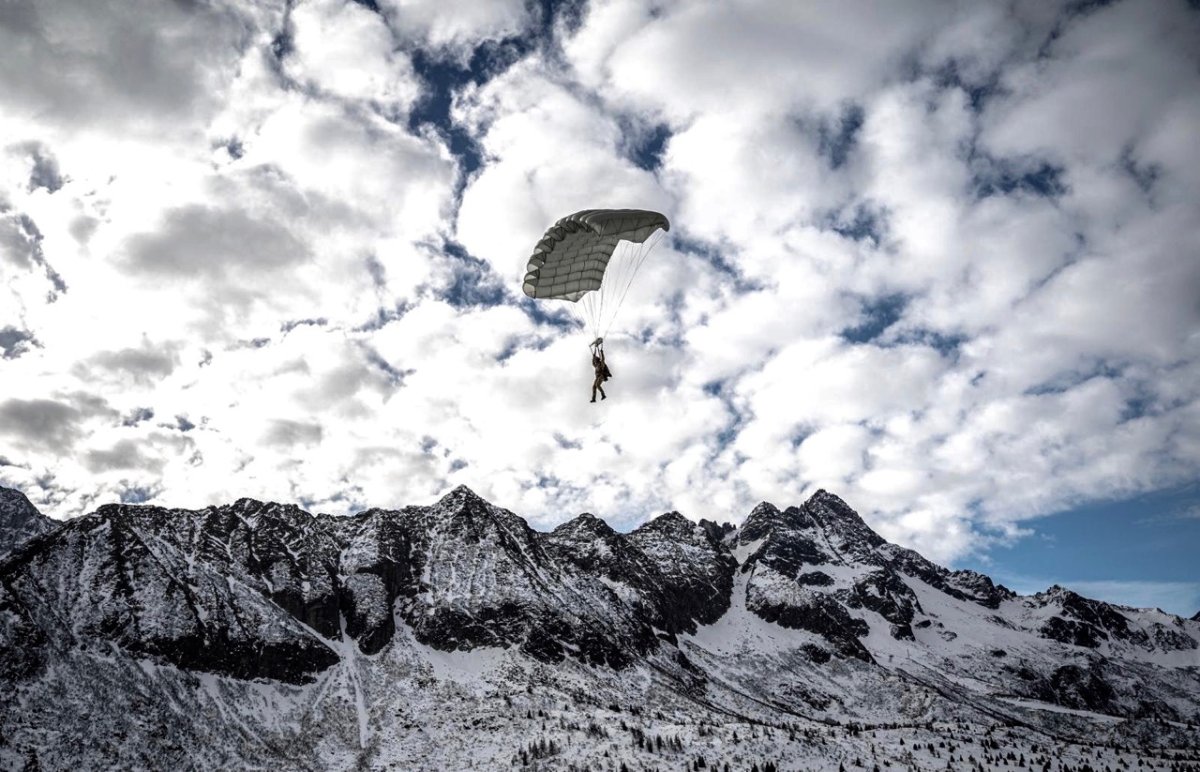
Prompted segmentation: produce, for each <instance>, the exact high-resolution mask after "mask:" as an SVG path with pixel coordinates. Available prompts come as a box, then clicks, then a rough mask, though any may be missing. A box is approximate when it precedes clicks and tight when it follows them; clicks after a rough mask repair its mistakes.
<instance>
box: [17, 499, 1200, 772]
mask: <svg viewBox="0 0 1200 772" xmlns="http://www.w3.org/2000/svg"><path fill="white" fill-rule="evenodd" d="M25 767H28V768H31V769H94V768H106V769H129V768H151V769H176V770H184V769H213V768H231V769H273V770H274V769H386V768H393V769H404V770H408V769H414V770H415V769H421V770H458V769H513V768H518V769H520V768H531V769H532V768H536V769H603V770H621V769H629V770H637V769H659V770H676V769H716V770H722V769H733V770H751V769H756V768H757V769H758V770H762V771H763V772H765V771H766V770H769V769H781V770H783V769H806V770H807V769H828V770H837V769H839V768H844V769H846V770H858V769H868V770H873V769H876V768H878V769H892V770H896V769H904V770H908V769H974V768H983V769H1033V770H1042V769H1045V770H1060V769H1073V770H1084V769H1094V770H1104V769H1106V768H1109V769H1113V770H1117V769H1154V770H1158V769H1164V770H1178V769H1197V770H1200V621H1197V620H1196V619H1192V620H1185V619H1181V618H1179V617H1175V616H1172V615H1170V614H1166V613H1163V612H1161V611H1157V610H1147V609H1132V608H1126V607H1121V606H1114V605H1109V604H1105V603H1101V602H1097V601H1092V600H1088V599H1086V598H1082V597H1080V596H1078V595H1076V594H1074V593H1072V592H1069V591H1067V590H1064V589H1062V588H1058V587H1054V588H1050V589H1049V590H1047V591H1046V592H1044V593H1040V594H1038V595H1034V596H1031V597H1021V596H1018V595H1015V594H1014V593H1012V592H1010V591H1008V590H1007V589H1005V588H1004V587H1001V586H997V585H994V584H993V583H992V582H991V580H989V579H988V578H987V577H985V576H982V575H980V574H977V573H973V572H968V571H957V572H953V571H948V570H946V569H943V568H941V567H939V566H936V565H934V564H932V563H930V562H929V561H927V560H925V559H924V558H922V557H921V556H920V555H918V554H916V553H914V552H912V551H909V550H905V549H902V548H900V547H897V546H895V545H892V544H889V543H887V542H885V541H884V540H883V539H881V538H880V537H879V536H878V535H877V534H875V533H874V532H873V531H871V529H870V528H868V527H867V525H866V524H865V523H864V522H863V521H862V520H861V519H860V518H859V517H858V515H857V514H856V513H855V512H854V511H853V510H851V509H850V508H849V507H848V506H847V505H846V504H845V503H844V502H843V501H841V499H839V498H837V497H836V496H833V495H831V494H828V493H825V492H824V491H821V492H818V493H817V494H816V495H815V496H813V498H812V499H810V500H809V501H808V502H806V503H804V504H803V505H801V506H799V507H791V508H788V509H786V510H782V511H781V510H779V509H776V508H775V507H773V506H771V505H769V504H761V505H759V506H758V507H756V508H755V509H754V511H753V512H752V513H750V515H749V517H748V518H747V519H746V521H745V522H744V524H743V525H742V526H741V527H740V528H733V527H732V526H728V525H725V526H720V525H717V524H715V523H711V522H707V521H703V522H701V523H700V524H695V523H692V522H691V521H689V520H687V519H686V518H684V517H683V516H681V515H679V514H677V513H668V514H666V515H663V516H661V517H659V518H657V519H655V520H652V521H651V522H649V523H647V524H646V525H644V526H642V527H641V528H639V529H637V530H636V531H634V532H632V533H629V534H618V533H616V532H615V531H613V530H612V529H610V528H609V527H608V526H607V525H605V523H604V522H603V521H601V520H599V519H597V518H595V517H592V516H591V515H580V516H579V517H577V518H575V519H574V520H572V521H570V522H568V523H565V524H564V525H562V526H560V527H559V528H557V529H555V530H554V531H553V532H552V533H539V532H536V531H533V530H532V529H530V528H529V527H528V525H527V524H526V523H525V521H524V520H522V519H521V518H520V517H518V516H516V515H514V514H513V513H511V512H508V511H506V510H503V509H500V508H497V507H494V506H492V505H491V504H489V503H487V502H486V501H484V500H482V499H480V498H479V497H478V496H476V495H475V494H474V493H472V492H471V491H470V490H468V489H466V488H458V489H456V490H454V491H453V492H451V493H450V494H448V495H447V496H446V497H445V498H443V499H442V500H441V501H439V502H438V503H437V504H435V505H433V506H430V507H406V508H404V509H401V510H398V511H390V510H378V509H374V510H369V511H366V512H363V513H360V514H358V515H355V516H353V517H348V518H334V517H330V516H326V515H310V514H308V513H306V512H303V511H301V510H299V509H297V508H296V507H293V506H283V505H279V504H270V503H262V502H257V501H252V500H249V499H241V500H239V501H237V502H236V503H234V504H231V505H228V506H222V507H210V508H208V509H204V510H196V511H189V510H169V509H161V508H157V507H146V506H116V505H110V506H104V507H101V508H100V509H99V510H97V511H95V512H93V513H92V514H89V515H87V516H85V517H81V518H78V519H76V520H73V521H70V522H68V523H64V524H59V523H55V522H53V521H51V520H49V519H48V518H45V517H44V516H42V515H41V514H40V513H38V512H37V510H36V509H34V508H33V507H32V506H31V505H30V504H29V502H28V501H27V500H26V499H25V497H24V496H22V495H21V494H20V493H18V492H17V491H13V490H9V489H3V488H0V768H2V769H22V768H25Z"/></svg>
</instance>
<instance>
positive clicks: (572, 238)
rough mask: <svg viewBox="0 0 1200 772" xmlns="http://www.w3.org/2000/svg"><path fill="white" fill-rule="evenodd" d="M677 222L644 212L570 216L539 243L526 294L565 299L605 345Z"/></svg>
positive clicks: (610, 211)
mask: <svg viewBox="0 0 1200 772" xmlns="http://www.w3.org/2000/svg"><path fill="white" fill-rule="evenodd" d="M670 229H671V223H670V222H668V220H667V218H666V217H664V216H663V215H661V214H659V213H658V212H650V211H646V210H643V209H584V210H583V211H581V212H576V213H575V214H571V215H567V216H566V217H564V218H562V219H561V220H559V221H558V222H556V223H554V225H552V226H550V229H549V230H547V231H546V235H545V236H543V237H542V240H541V241H539V242H538V243H537V246H536V247H534V249H533V254H532V255H531V256H530V257H529V264H528V266H526V273H525V286H524V290H525V294H526V295H528V296H529V297H531V298H538V299H550V300H565V301H569V302H570V303H571V308H572V310H573V311H574V312H575V314H576V316H577V317H578V318H579V319H580V321H581V322H583V324H584V325H585V326H586V327H587V328H588V329H589V330H590V331H591V333H592V335H593V336H594V337H596V338H597V339H599V340H602V339H603V337H604V336H605V335H606V334H608V330H609V328H610V327H611V326H612V323H613V321H614V320H615V319H616V316H617V312H618V311H619V310H620V308H621V305H622V303H624V302H625V295H626V294H628V292H629V288H630V287H631V286H633V279H634V277H635V276H637V272H638V269H639V268H641V267H642V263H643V262H644V261H645V259H646V255H648V254H649V253H650V251H651V250H652V249H654V246H655V245H656V244H657V243H658V241H659V240H660V239H661V238H662V236H663V234H664V233H665V232H666V231H669V230H670Z"/></svg>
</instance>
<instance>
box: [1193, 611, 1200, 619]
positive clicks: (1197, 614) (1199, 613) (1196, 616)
mask: <svg viewBox="0 0 1200 772" xmlns="http://www.w3.org/2000/svg"><path fill="white" fill-rule="evenodd" d="M1192 621H1193V622H1200V611H1197V612H1196V615H1195V616H1193V617H1192Z"/></svg>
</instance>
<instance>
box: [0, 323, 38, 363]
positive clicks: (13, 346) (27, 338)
mask: <svg viewBox="0 0 1200 772" xmlns="http://www.w3.org/2000/svg"><path fill="white" fill-rule="evenodd" d="M38 345H39V344H38V340H37V338H35V337H34V336H33V333H31V332H29V331H28V330H18V329H17V328H16V327H5V328H3V329H0V355H2V356H3V358H4V359H16V358H17V357H19V356H21V355H22V354H25V353H27V352H29V351H30V350H31V349H34V348H37V347H38Z"/></svg>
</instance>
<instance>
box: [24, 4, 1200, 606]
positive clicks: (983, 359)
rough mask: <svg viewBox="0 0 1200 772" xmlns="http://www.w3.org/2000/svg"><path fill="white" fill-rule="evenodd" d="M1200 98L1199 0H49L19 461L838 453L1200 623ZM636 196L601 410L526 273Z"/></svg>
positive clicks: (702, 475)
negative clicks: (555, 229) (631, 260)
mask: <svg viewBox="0 0 1200 772" xmlns="http://www.w3.org/2000/svg"><path fill="white" fill-rule="evenodd" d="M1197 126H1200V6H1198V4H1197V3H1196V2H1194V1H1191V0H1152V1H1151V2H1137V1H1135V0H1125V1H1124V2H1108V3H1106V2H1074V1H1073V2H1051V1H1049V0H1014V1H1012V2H1000V1H998V2H991V3H973V2H943V1H940V0H881V1H880V2H861V3H856V4H851V5H847V4H845V3H840V2H833V1H832V0H829V1H827V2H806V3H792V2H752V1H750V0H685V1H681V2H671V1H670V0H663V1H661V2H640V1H635V0H594V1H593V2H584V1H580V0H575V1H572V2H562V3H559V2H550V1H548V0H543V1H542V2H524V1H523V0H522V1H518V0H486V2H468V1H467V0H458V1H457V2H454V3H446V2H444V0H359V1H358V2H343V1H342V0H296V1H295V2H287V3H278V2H251V1H249V0H238V1H237V2H224V1H223V0H197V1H196V2H173V3H166V2H159V1H157V0H153V1H152V0H145V1H144V2H143V1H141V0H139V1H136V2H130V1H128V0H120V1H116V0H113V1H112V2H103V1H95V0H87V1H86V2H84V1H83V0H79V1H78V2H68V1H67V0H64V1H63V2H55V3H39V2H36V0H11V1H10V2H5V3H3V4H0V279H2V285H0V484H3V485H8V486H12V487H16V488H18V489H20V490H22V491H23V492H25V493H26V494H27V495H28V496H29V497H30V499H31V500H33V502H34V503H35V504H37V505H38V506H39V507H40V508H41V509H42V510H43V511H44V512H46V513H48V514H51V515H52V516H54V517H58V518H70V517H74V516H78V515H80V514H83V513H85V512H88V511H91V510H92V509H94V508H95V507H96V506H98V505H100V504H102V503H106V502H110V501H125V502H132V503H155V504H162V505H168V506H184V507H200V506H205V505H208V504H217V503H224V502H229V501H232V500H234V499H236V498H238V497H241V496H251V497H254V498H259V499H264V500H277V501H287V502H297V503H299V504H301V505H302V506H303V507H305V508H307V509H309V510H310V511H321V512H330V513H334V514H343V513H351V512H354V511H358V510H360V509H364V508H366V507H368V506H379V507H394V506H395V507H398V506H402V505H406V504H413V503H428V502H430V501H433V500H436V499H437V498H438V497H439V496H440V495H442V494H444V493H445V492H447V491H448V490H450V489H451V488H452V487H454V486H456V485H459V484H465V485H468V486H469V487H471V488H472V489H473V490H475V491H476V492H477V493H479V494H480V495H482V496H484V497H485V498H488V499H489V500H491V501H493V502H495V503H497V504H499V505H501V506H504V507H507V508H509V509H511V510H513V511H515V512H517V513H519V514H521V515H522V516H524V517H526V518H527V519H528V520H529V521H530V523H531V524H532V525H533V526H534V527H537V528H550V527H552V526H553V525H555V524H556V523H559V522H562V521H564V520H566V519H568V518H570V517H572V516H573V515H574V514H576V513H578V512H581V511H590V512H593V513H596V514H598V515H600V516H602V517H604V518H605V519H607V520H609V522H610V523H612V524H613V525H614V526H616V527H618V528H622V529H628V528H632V527H634V526H636V525H637V524H638V523H640V522H642V521H644V520H646V519H648V518H650V517H653V516H655V515H657V514H659V513H661V512H663V511H666V510H678V511H681V512H683V513H684V514H686V515H688V516H689V517H692V518H694V519H699V518H702V517H706V518H710V519H716V520H721V521H726V520H729V521H734V522H737V521H740V520H741V519H743V518H744V517H745V515H746V514H747V513H748V512H749V511H750V509H751V508H752V507H753V506H754V504H755V503H757V502H759V501H763V500H767V501H772V502H774V503H776V504H778V505H780V506H787V505H792V504H798V503H800V502H801V501H803V500H804V499H805V498H807V496H809V495H811V493H813V492H814V491H815V490H816V489H818V488H825V489H827V490H829V491H832V492H834V493H837V494H838V495H839V496H841V497H842V498H844V499H845V500H846V501H847V502H848V503H850V504H851V506H853V507H854V508H855V509H857V510H858V511H859V512H860V513H862V514H863V516H864V518H865V519H866V520H867V521H868V522H869V523H870V524H871V525H872V527H874V528H875V529H876V530H877V531H878V532H879V533H880V534H881V535H883V536H884V537H885V538H887V539H889V540H891V541H894V542H897V543H900V544H903V545H905V546H909V547H912V548H914V549H917V550H918V551H920V552H921V553H922V554H924V555H926V556H927V557H929V558H931V559H933V560H936V561H939V562H942V563H944V564H948V565H953V566H972V567H978V568H980V569H981V570H985V571H988V572H990V573H995V574H996V575H997V577H998V578H1000V579H1001V580H1002V581H1008V582H1010V583H1011V584H1012V586H1014V587H1017V588H1019V589H1023V590H1034V589H1041V588H1043V587H1044V586H1045V584H1046V583H1049V582H1054V581H1057V582H1060V583H1064V584H1067V585H1068V586H1076V587H1080V588H1083V589H1082V590H1081V591H1085V590H1086V593H1087V594H1091V595H1093V596H1096V597H1104V598H1106V599H1110V600H1117V601H1120V602H1128V603H1135V604H1138V605H1163V607H1164V608H1168V610H1172V611H1176V612H1177V613H1188V614H1189V615H1190V614H1191V613H1194V611H1195V609H1196V608H1200V569H1197V568H1196V566H1195V564H1194V561H1192V562H1189V561H1187V560H1186V559H1181V558H1180V557H1179V556H1181V555H1183V554H1185V553H1184V552H1182V551H1181V550H1183V549H1184V548H1187V547H1190V548H1191V549H1192V553H1193V554H1194V552H1195V548H1196V547H1197V546H1200V534H1198V530H1197V525H1196V524H1197V523H1198V522H1200V520H1198V519H1197V517H1196V513H1197V512H1200V494H1198V493H1197V488H1196V484H1197V482H1198V481H1200V143H1197V142H1196V139H1195V136H1196V127H1197ZM594 207H614V208H639V209H652V210H656V211H660V212H662V213H664V214H665V215H666V216H667V217H668V218H669V219H670V221H671V224H672V227H671V230H670V233H669V234H668V236H667V237H666V238H665V239H664V240H663V241H662V243H660V244H659V246H658V247H656V249H655V250H654V252H653V253H652V254H651V256H650V258H649V259H648V260H647V261H646V263H645V264H644V265H643V267H642V270H641V272H640V273H639V274H638V276H637V280H636V281H635V284H634V287H633V289H632V290H631V292H630V295H629V297H628V299H627V300H626V302H625V305H624V306H623V307H622V309H621V313H620V316H619V317H618V319H617V322H616V324H615V326H614V328H613V329H612V330H611V331H610V333H609V335H608V338H607V345H606V348H607V351H608V354H609V358H610V363H611V364H612V369H613V370H614V372H615V373H616V377H615V378H614V379H613V380H612V381H610V382H609V384H608V387H609V399H608V400H607V401H604V402H601V403H598V404H596V405H592V404H590V403H588V401H587V400H588V397H589V396H590V395H589V387H590V382H591V377H592V372H591V367H590V363H589V352H588V349H587V343H588V342H589V340H590V338H589V337H588V336H587V334H586V333H585V332H583V331H582V330H580V329H578V328H576V327H573V326H572V325H573V322H572V319H573V317H572V315H571V314H570V313H569V309H568V308H566V307H565V304H563V303H562V302H555V301H536V302H535V301H532V300H530V299H528V298H526V297H525V296H524V295H523V294H522V292H521V279H522V276H523V274H524V271H525V265H526V262H527V260H528V258H529V255H530V252H531V250H532V248H533V245H534V244H535V243H536V242H537V240H538V239H539V238H540V237H541V235H542V233H543V232H544V231H545V229H546V228H547V227H548V226H549V225H550V224H552V223H553V222H554V221H555V220H557V219H558V218H559V217H562V216H564V215H566V214H569V213H571V212H574V211H577V210H580V209H585V208H594ZM1155 545H1158V546H1157V547H1156V546H1155ZM1039 583H1041V584H1039Z"/></svg>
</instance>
